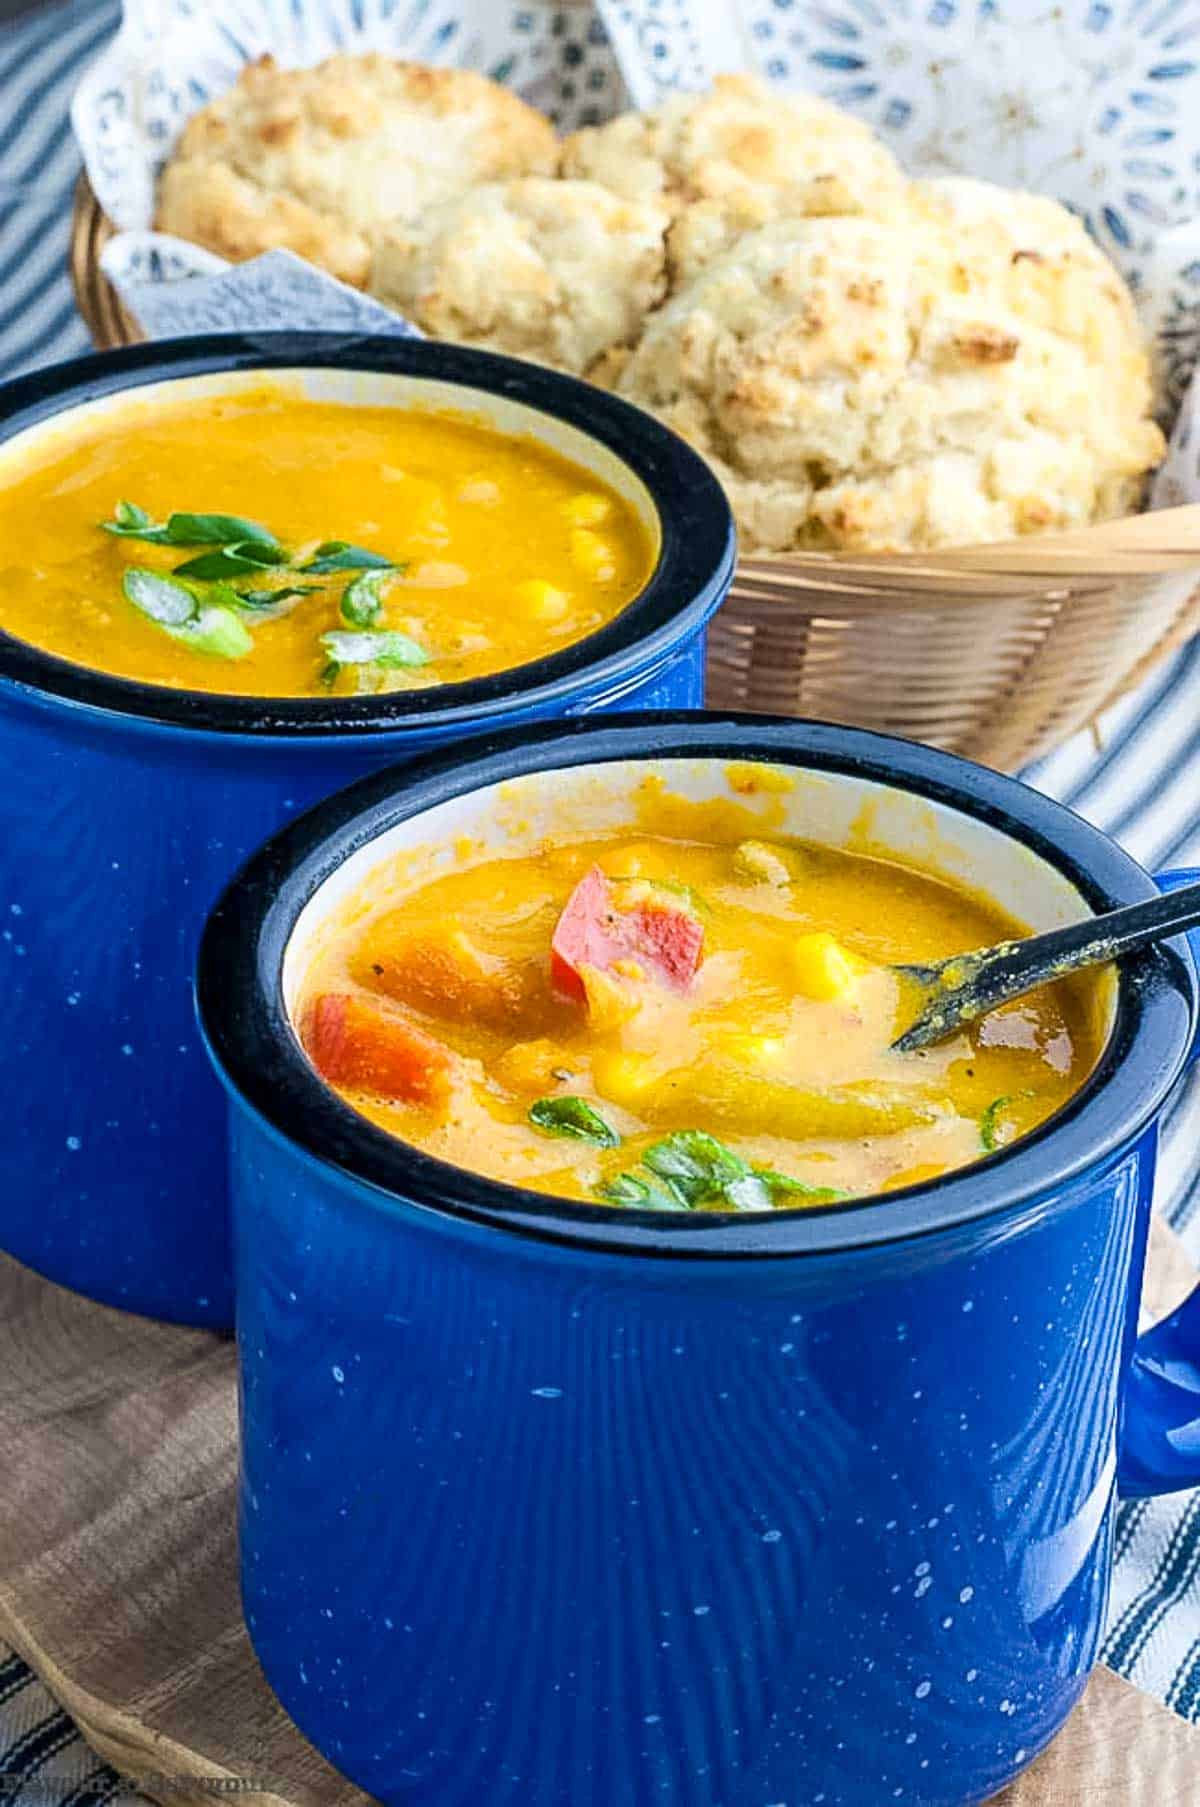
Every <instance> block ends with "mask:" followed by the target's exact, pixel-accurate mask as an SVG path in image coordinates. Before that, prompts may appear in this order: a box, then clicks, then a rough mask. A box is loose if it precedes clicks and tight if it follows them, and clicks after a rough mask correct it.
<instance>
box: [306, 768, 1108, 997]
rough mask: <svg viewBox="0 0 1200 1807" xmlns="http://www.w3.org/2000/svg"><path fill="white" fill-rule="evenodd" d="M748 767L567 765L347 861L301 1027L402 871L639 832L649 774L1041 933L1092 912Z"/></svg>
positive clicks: (901, 820)
mask: <svg viewBox="0 0 1200 1807" xmlns="http://www.w3.org/2000/svg"><path fill="white" fill-rule="evenodd" d="M746 769H747V768H746V767H745V766H744V765H742V766H738V765H737V763H736V762H732V763H731V762H729V761H726V760H721V759H712V758H704V759H694V758H691V759H688V758H678V759H656V758H647V759H644V760H622V761H618V762H615V763H613V764H611V765H600V766H587V767H575V768H571V767H566V768H563V769H560V770H553V771H545V772H537V773H534V774H533V775H531V776H529V777H526V778H519V779H514V780H511V781H509V782H507V783H502V784H496V785H491V786H489V787H488V788H487V789H485V790H479V791H473V792H470V793H469V794H467V795H466V796H461V797H455V798H453V799H451V801H450V802H448V803H443V804H441V805H439V806H438V807H437V808H436V809H431V810H428V811H426V812H424V813H423V814H421V815H419V816H416V817H414V818H411V819H410V820H408V821H406V822H402V823H400V824H398V825H397V826H396V827H395V828H391V829H389V830H388V831H387V832H386V833H384V834H381V835H379V836H377V837H376V839H375V840H373V841H371V842H369V843H368V844H367V845H365V846H363V847H360V848H359V849H358V850H357V851H356V852H355V853H353V854H352V855H351V856H350V857H349V858H348V859H347V860H345V861H344V862H343V863H342V865H341V866H340V867H339V868H338V870H337V871H336V872H334V873H333V874H332V875H331V876H330V877H329V878H328V879H327V880H326V881H325V883H324V884H323V885H321V887H320V888H319V889H318V890H317V891H316V892H315V893H314V895H313V896H312V897H311V898H310V899H309V902H308V903H307V905H306V906H305V908H304V909H303V910H302V911H301V913H300V916H299V917H298V918H297V921H296V925H295V928H294V929H293V932H292V935H291V938H290V940H289V943H288V947H287V952H286V955H285V959H284V971H283V988H284V997H285V1000H286V1003H287V1008H288V1010H289V1012H290V1013H292V1015H293V1020H294V1013H295V1006H296V1001H297V998H298V995H299V993H300V991H301V988H302V986H303V983H304V977H305V974H306V972H307V970H308V967H309V965H310V963H311V960H312V958H313V955H314V954H315V952H316V951H317V948H318V946H319V945H320V944H322V943H323V942H324V940H325V939H326V937H327V936H328V935H329V934H331V933H336V932H337V925H338V922H339V921H340V920H344V919H345V917H346V915H347V913H348V911H349V909H350V907H351V906H352V903H353V901H354V900H355V899H357V898H358V897H359V896H360V894H362V893H365V894H367V895H368V896H370V897H375V896H385V895H386V894H387V893H388V891H389V890H391V889H392V888H393V887H395V886H396V885H397V883H398V882H399V881H398V879H397V874H398V873H401V872H402V873H403V875H404V880H403V882H405V883H412V882H414V881H415V882H422V881H423V880H424V879H426V878H432V877H434V876H435V875H436V874H438V873H439V872H443V871H446V870H449V869H450V868H452V867H454V866H455V865H459V864H461V863H462V862H463V860H464V859H465V860H469V861H471V862H474V861H475V860H479V859H490V858H495V857H496V856H498V855H512V856H516V855H519V854H523V853H528V852H530V851H531V850H533V849H534V848H536V847H537V846H538V845H539V843H541V842H542V841H544V840H545V839H546V838H547V837H548V836H555V835H568V836H572V837H575V836H580V835H588V834H605V833H608V832H611V831H613V830H620V829H622V828H632V827H633V824H634V816H633V807H632V804H631V798H632V796H633V793H634V791H635V789H636V787H637V786H638V784H639V783H641V782H642V781H643V780H644V779H645V778H647V777H648V776H651V775H653V776H654V777H656V778H661V779H662V780H663V781H664V782H665V784H666V787H667V789H668V790H669V791H670V792H671V793H672V794H674V795H676V796H680V797H684V798H687V799H689V800H690V801H693V802H710V801H713V800H717V799H725V800H728V801H730V802H732V803H735V804H737V805H739V806H740V807H742V808H744V809H748V810H750V811H751V812H753V813H755V814H756V815H760V816H761V817H762V823H763V833H764V834H782V835H793V836H796V837H798V838H801V839H803V840H808V841H815V842H819V843H821V844H822V845H824V846H827V847H833V848H839V849H843V850H848V851H859V852H871V853H875V854H880V855H884V856H890V857H893V858H895V859H897V860H900V861H902V862H904V863H905V864H908V865H911V866H915V867H917V868H919V869H920V870H921V871H924V872H930V873H933V874H936V875H937V876H939V877H942V878H945V879H948V880H950V881H951V882H952V883H958V884H961V885H964V886H966V887H968V888H969V889H971V890H973V891H977V892H981V893H983V894H984V895H986V896H987V897H990V898H991V899H993V900H994V901H995V902H996V903H997V904H999V905H1000V907H1001V908H1002V909H1004V910H1006V911H1007V912H1008V913H1009V914H1010V915H1012V916H1014V917H1016V918H1017V920H1018V921H1019V922H1021V923H1024V924H1027V925H1028V927H1029V928H1030V929H1031V930H1034V931H1041V930H1046V929H1053V928H1059V927H1062V926H1063V925H1065V924H1066V923H1069V922H1076V921H1078V920H1079V919H1080V918H1081V917H1083V916H1089V915H1091V914H1092V913H1093V912H1092V911H1091V909H1090V907H1089V905H1088V904H1087V903H1086V902H1085V900H1084V898H1083V897H1082V896H1081V894H1080V893H1079V891H1078V890H1077V889H1076V888H1075V886H1074V885H1073V884H1072V883H1071V882H1070V880H1069V879H1068V878H1067V877H1066V876H1065V875H1064V874H1063V873H1062V872H1060V871H1059V870H1058V868H1057V867H1056V866H1053V865H1052V864H1050V862H1049V861H1047V860H1044V859H1042V858H1041V857H1040V856H1039V855H1038V854H1036V853H1034V852H1033V851H1032V850H1031V849H1030V848H1028V847H1026V846H1025V845H1024V844H1023V843H1021V842H1019V841H1015V840H1013V839H1012V838H1011V837H1010V836H1008V835H1006V834H1003V833H1002V832H1001V831H1000V830H999V829H996V828H993V827H991V826H990V825H989V824H988V823H985V822H981V821H979V820H977V819H976V818H975V817H974V816H971V815H968V814H966V813H965V812H963V811H960V810H956V809H951V808H948V807H946V806H945V805H943V804H940V803H932V802H930V801H928V800H927V799H926V798H924V797H920V796H917V795H916V794H914V793H913V792H910V791H904V790H900V789H897V788H894V787H892V786H889V785H883V784H878V783H874V782H872V781H870V780H867V779H864V778H859V777H854V776H850V775H843V774H841V773H829V772H809V771H804V770H803V769H801V768H796V767H792V766H786V767H782V768H779V769H780V770H782V771H783V772H785V773H786V774H787V777H788V778H789V779H790V780H791V781H792V783H791V788H790V789H789V790H786V791H783V792H774V791H768V792H759V793H756V794H755V795H753V796H746V795H744V794H743V792H742V791H741V790H739V789H738V788H736V787H735V783H734V779H737V778H738V777H739V774H743V775H744V773H745V771H746ZM731 773H732V776H731ZM1104 1005H1105V1010H1106V1017H1107V1028H1109V1029H1111V1026H1112V1021H1113V1018H1114V1016H1115V1012H1116V985H1115V983H1112V982H1110V983H1109V985H1108V989H1107V993H1106V995H1105V998H1104Z"/></svg>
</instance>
